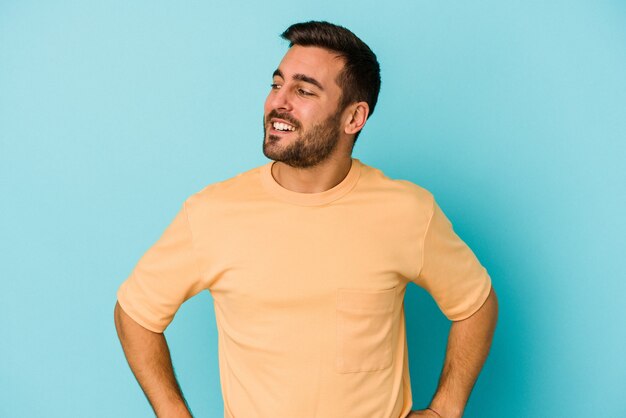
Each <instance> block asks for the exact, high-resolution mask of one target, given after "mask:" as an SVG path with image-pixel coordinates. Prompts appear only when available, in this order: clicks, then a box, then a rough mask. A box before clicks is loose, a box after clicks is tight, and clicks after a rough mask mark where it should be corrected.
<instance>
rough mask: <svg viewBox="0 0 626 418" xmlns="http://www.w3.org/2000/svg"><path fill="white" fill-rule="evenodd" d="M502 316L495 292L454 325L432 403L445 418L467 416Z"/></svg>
mask: <svg viewBox="0 0 626 418" xmlns="http://www.w3.org/2000/svg"><path fill="white" fill-rule="evenodd" d="M497 317H498V301H497V298H496V294H495V292H494V291H493V289H492V290H491V293H490V294H489V297H488V298H487V300H486V301H485V303H484V304H483V306H482V307H481V308H480V309H479V310H478V311H477V312H476V313H474V314H473V315H472V316H471V317H469V318H467V319H465V320H462V321H457V322H453V323H452V325H451V327H450V333H449V335H448V346H447V349H446V358H445V361H444V366H443V371H442V372H441V377H440V379H439V385H438V387H437V392H436V393H435V396H434V397H433V400H432V402H431V404H430V406H431V407H432V409H433V410H435V411H437V412H438V413H439V414H440V415H441V416H442V417H444V418H456V417H461V416H462V415H463V410H464V409H465V405H466V403H467V400H468V399H469V396H470V393H471V391H472V388H473V387H474V383H475V382H476V379H477V378H478V375H479V373H480V370H481V369H482V367H483V364H484V363H485V360H486V359H487V354H488V353H489V349H490V348H491V341H492V339H493V333H494V331H495V327H496V322H497Z"/></svg>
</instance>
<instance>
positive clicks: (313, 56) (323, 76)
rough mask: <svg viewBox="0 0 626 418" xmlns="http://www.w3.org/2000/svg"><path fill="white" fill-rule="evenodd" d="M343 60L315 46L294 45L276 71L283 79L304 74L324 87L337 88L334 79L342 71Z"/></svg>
mask: <svg viewBox="0 0 626 418" xmlns="http://www.w3.org/2000/svg"><path fill="white" fill-rule="evenodd" d="M343 65H344V62H343V58H341V57H340V56H338V55H337V54H336V53H333V52H331V51H329V50H327V49H324V48H319V47H316V46H300V45H294V46H292V47H291V48H289V50H288V51H287V53H286V54H285V56H284V57H283V59H282V61H281V62H280V64H279V66H278V69H279V70H280V71H281V72H282V73H283V75H284V76H285V78H291V77H292V76H293V75H294V74H304V75H306V76H309V77H313V78H315V79H316V80H318V81H319V82H320V83H322V85H323V86H324V87H325V88H326V87H331V85H332V86H336V87H338V86H337V83H336V79H337V76H338V75H339V73H340V72H341V70H343Z"/></svg>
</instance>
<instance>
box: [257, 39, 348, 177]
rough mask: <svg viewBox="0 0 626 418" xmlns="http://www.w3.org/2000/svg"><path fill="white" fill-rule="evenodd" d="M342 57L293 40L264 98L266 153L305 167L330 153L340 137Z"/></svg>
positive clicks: (264, 140)
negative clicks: (300, 44) (339, 81)
mask: <svg viewBox="0 0 626 418" xmlns="http://www.w3.org/2000/svg"><path fill="white" fill-rule="evenodd" d="M343 65H344V64H343V60H342V59H341V58H338V57H337V55H335V54H333V53H331V52H329V51H327V50H325V49H322V48H318V47H303V46H299V45H294V46H293V47H291V48H290V49H289V51H287V53H286V54H285V56H284V58H283V60H282V61H281V63H280V65H279V67H278V69H277V70H276V71H275V72H274V77H273V82H272V89H271V90H270V93H269V94H268V96H267V99H266V100H265V107H264V116H263V133H264V135H263V153H264V154H265V156H266V157H267V158H270V159H272V160H275V161H282V162H284V163H286V164H288V165H290V166H292V167H298V168H306V167H312V166H315V165H317V164H318V163H320V162H322V161H324V160H325V159H326V158H328V157H329V156H330V155H331V154H332V152H333V151H334V150H335V149H336V148H337V144H338V142H339V139H340V137H341V112H340V109H338V106H339V100H340V98H341V88H340V87H339V86H338V85H337V83H336V81H335V80H336V79H337V76H338V75H339V73H340V72H341V71H342V69H343Z"/></svg>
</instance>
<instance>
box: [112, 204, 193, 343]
mask: <svg viewBox="0 0 626 418" xmlns="http://www.w3.org/2000/svg"><path fill="white" fill-rule="evenodd" d="M203 289H204V284H203V280H202V276H201V274H200V272H199V268H198V264H197V259H196V257H195V253H194V248H193V238H192V233H191V228H190V225H189V219H188V217H187V210H186V207H185V205H183V207H182V209H181V210H180V211H179V212H178V214H177V215H176V217H175V218H174V220H173V221H172V223H171V224H170V225H169V226H168V227H167V228H166V230H165V232H163V235H161V237H160V238H159V239H158V241H157V242H156V243H155V244H154V245H153V246H152V247H151V248H150V249H148V251H147V252H146V253H145V254H144V255H143V256H142V257H141V259H140V260H139V262H138V263H137V265H136V266H135V268H134V269H133V271H132V273H131V274H130V276H129V277H128V278H127V279H126V281H124V283H122V285H121V286H120V288H119V290H118V292H117V299H118V302H119V304H120V306H121V307H122V309H124V312H126V313H127V314H128V315H129V316H130V317H131V318H133V319H134V320H135V321H136V322H137V323H139V324H140V325H142V326H143V327H144V328H147V329H149V330H151V331H154V332H163V331H164V330H165V328H167V326H168V325H169V323H170V322H171V321H172V319H173V318H174V314H175V313H176V311H177V310H178V308H179V307H180V305H182V303H183V302H184V301H186V300H187V299H189V298H190V297H192V296H194V295H195V294H197V293H199V292H200V291H201V290H203Z"/></svg>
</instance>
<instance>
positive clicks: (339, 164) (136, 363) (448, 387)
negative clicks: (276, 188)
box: [114, 45, 498, 418]
mask: <svg viewBox="0 0 626 418" xmlns="http://www.w3.org/2000/svg"><path fill="white" fill-rule="evenodd" d="M343 65H344V63H343V60H342V59H341V58H339V57H338V56H337V55H335V54H334V53H332V52H329V51H327V50H325V49H322V48H317V47H302V46H297V45H296V46H293V47H291V48H290V49H289V51H288V52H287V53H286V54H285V56H284V58H283V60H282V61H281V63H280V65H279V67H278V69H277V72H275V74H274V78H273V83H272V89H271V90H270V92H269V94H268V96H267V99H266V101H265V105H264V115H263V123H264V138H263V152H264V153H265V155H267V156H268V157H269V158H271V159H273V160H275V163H274V164H273V166H272V175H273V176H274V178H275V180H276V181H277V182H278V183H279V184H280V185H281V186H282V187H284V188H286V189H288V190H292V191H295V192H299V193H318V192H323V191H325V190H328V189H331V188H332V187H334V186H336V185H337V184H339V183H340V182H341V181H342V180H343V179H344V178H345V176H346V175H347V173H348V171H349V170H350V167H351V164H352V156H351V155H352V148H353V145H354V137H355V135H356V133H357V132H359V131H360V130H361V129H362V128H363V126H364V125H365V122H366V121H367V117H368V115H369V106H368V104H367V103H365V102H357V103H352V104H349V105H348V106H346V107H345V108H344V109H339V103H340V99H341V88H340V87H339V85H338V84H337V82H336V80H337V76H338V75H339V74H340V72H341V70H342V69H343ZM303 76H304V77H303ZM312 80H314V82H312ZM276 120H278V121H281V122H286V123H289V124H290V125H292V126H294V127H295V128H296V129H295V131H293V132H291V131H290V132H280V131H277V130H276V129H274V127H273V122H274V121H276ZM320 156H321V157H320ZM497 313H498V303H497V299H496V295H495V292H494V291H493V289H492V291H491V293H490V295H489V297H488V298H487V300H486V301H485V303H484V304H483V306H482V307H481V308H480V309H479V310H478V311H477V312H476V313H474V314H473V315H472V316H471V317H469V318H467V319H465V320H462V321H457V322H453V323H452V325H451V327H450V332H449V335H448V346H447V349H446V358H445V362H444V367H443V371H442V373H441V377H440V380H439V385H438V388H437V391H436V393H435V395H434V396H433V399H432V401H431V404H430V408H432V409H425V410H419V411H411V413H410V414H409V415H408V416H407V418H415V417H435V418H437V417H443V418H458V417H461V416H462V415H463V410H464V408H465V405H466V403H467V400H468V398H469V395H470V393H471V390H472V388H473V386H474V383H475V381H476V379H477V377H478V374H479V373H480V370H481V368H482V366H483V364H484V361H485V359H486V357H487V354H488V352H489V348H490V346H491V341H492V338H493V333H494V330H495V325H496V321H497ZM114 317H115V326H116V329H117V333H118V337H119V339H120V342H121V344H122V348H123V349H124V353H125V355H126V359H127V360H128V364H129V366H130V368H131V370H132V371H133V373H134V375H135V377H136V378H137V381H138V382H139V384H140V386H141V388H142V389H143V391H144V393H145V394H146V397H147V398H148V401H149V402H150V404H151V405H152V407H153V409H154V411H155V413H156V415H157V416H158V417H168V418H169V417H177V418H178V417H183V418H187V417H191V413H190V411H189V409H188V407H187V405H186V403H185V400H184V398H183V395H182V392H181V390H180V387H179V385H178V382H177V381H176V377H175V375H174V370H173V367H172V362H171V357H170V353H169V349H168V346H167V342H166V340H165V336H164V335H163V334H161V333H156V332H152V331H149V330H147V329H145V328H144V327H142V326H141V325H140V324H138V323H137V322H135V321H134V320H133V319H132V318H131V317H130V316H128V315H127V314H126V313H125V312H124V310H123V309H122V308H121V306H120V305H119V303H118V304H116V306H115V312H114ZM434 411H436V412H434Z"/></svg>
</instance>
